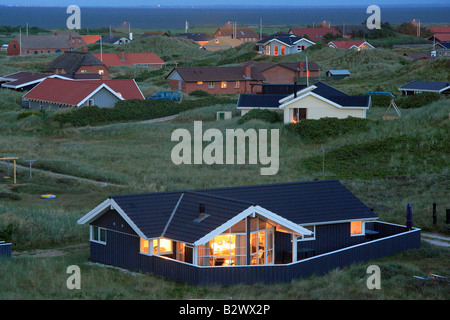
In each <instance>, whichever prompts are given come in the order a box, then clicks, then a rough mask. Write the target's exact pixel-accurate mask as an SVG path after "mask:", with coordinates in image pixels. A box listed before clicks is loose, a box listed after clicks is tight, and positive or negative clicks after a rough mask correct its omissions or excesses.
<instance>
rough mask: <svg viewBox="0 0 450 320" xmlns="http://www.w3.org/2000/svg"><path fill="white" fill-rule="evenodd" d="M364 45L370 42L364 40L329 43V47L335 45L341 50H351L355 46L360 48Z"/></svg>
mask: <svg viewBox="0 0 450 320" xmlns="http://www.w3.org/2000/svg"><path fill="white" fill-rule="evenodd" d="M364 43H368V42H366V41H364V40H349V41H330V42H329V43H328V46H330V44H333V45H334V46H335V47H337V48H339V49H350V48H351V47H353V46H355V47H358V48H359V47H360V46H361V45H363V44H364ZM368 44H369V43H368ZM369 46H371V45H370V44H369Z"/></svg>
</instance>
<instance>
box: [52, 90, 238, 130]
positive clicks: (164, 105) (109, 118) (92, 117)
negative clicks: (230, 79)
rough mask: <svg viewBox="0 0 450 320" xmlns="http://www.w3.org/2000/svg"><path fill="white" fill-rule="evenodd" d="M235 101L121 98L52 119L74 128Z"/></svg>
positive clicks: (220, 99)
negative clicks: (106, 104)
mask: <svg viewBox="0 0 450 320" xmlns="http://www.w3.org/2000/svg"><path fill="white" fill-rule="evenodd" d="M233 102H235V101H234V100H233V99H232V98H228V97H212V96H209V97H205V98H201V99H189V100H187V99H185V100H183V101H182V102H181V103H177V102H175V101H172V100H137V99H136V100H123V101H119V102H117V103H116V105H115V106H114V107H113V108H99V107H97V106H90V107H80V108H78V109H73V110H71V111H68V112H63V113H58V114H56V115H55V116H54V117H53V120H54V121H56V122H59V124H60V125H61V126H63V125H67V124H71V125H72V126H75V127H83V126H87V125H90V126H96V125H104V124H108V123H114V122H124V121H140V120H150V119H156V118H162V117H167V116H171V115H175V114H178V113H180V112H182V111H186V110H190V109H195V108H200V107H205V106H210V105H214V104H226V103H233Z"/></svg>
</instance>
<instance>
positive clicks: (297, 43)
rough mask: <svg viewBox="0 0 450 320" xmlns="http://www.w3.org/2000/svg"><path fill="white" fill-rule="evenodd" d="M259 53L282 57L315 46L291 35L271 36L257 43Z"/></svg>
mask: <svg viewBox="0 0 450 320" xmlns="http://www.w3.org/2000/svg"><path fill="white" fill-rule="evenodd" d="M257 45H258V47H259V52H260V53H262V54H265V55H268V56H284V55H288V54H293V53H299V52H303V51H305V50H306V48H308V47H310V46H313V45H315V43H314V42H312V41H310V40H308V39H306V38H300V37H297V36H295V35H293V34H288V35H284V34H281V35H272V36H270V37H267V38H265V39H263V40H260V41H258V42H257Z"/></svg>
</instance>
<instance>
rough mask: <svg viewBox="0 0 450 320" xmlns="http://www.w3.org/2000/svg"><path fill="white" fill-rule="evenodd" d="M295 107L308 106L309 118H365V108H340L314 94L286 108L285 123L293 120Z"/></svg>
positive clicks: (307, 114) (307, 113) (307, 116)
mask: <svg viewBox="0 0 450 320" xmlns="http://www.w3.org/2000/svg"><path fill="white" fill-rule="evenodd" d="M295 108H306V109H307V111H306V118H307V119H320V118H325V117H328V118H339V119H344V118H348V117H355V118H365V109H340V108H338V107H335V106H333V105H332V104H329V103H328V102H325V101H323V100H320V99H318V98H316V97H314V96H307V97H305V98H303V99H300V100H298V101H296V102H294V103H292V104H290V105H289V106H287V107H285V108H284V123H291V122H292V117H293V114H294V111H293V109H295Z"/></svg>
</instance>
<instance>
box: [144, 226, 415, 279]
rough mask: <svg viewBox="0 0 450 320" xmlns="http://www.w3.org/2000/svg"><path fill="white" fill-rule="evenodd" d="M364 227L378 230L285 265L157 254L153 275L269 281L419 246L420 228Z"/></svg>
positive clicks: (318, 272) (306, 273)
mask: <svg viewBox="0 0 450 320" xmlns="http://www.w3.org/2000/svg"><path fill="white" fill-rule="evenodd" d="M366 227H368V228H370V229H371V230H374V231H377V232H378V236H377V238H376V239H374V240H370V241H366V242H364V243H361V244H358V245H354V246H350V247H347V248H342V249H339V250H336V251H331V252H327V253H324V254H320V255H317V256H313V257H310V258H306V259H302V260H299V261H295V262H292V263H288V264H274V265H262V266H253V265H252V266H233V267H202V266H194V265H192V264H188V263H183V262H179V261H176V260H172V259H169V258H164V257H159V256H158V257H156V258H157V259H154V260H153V263H152V268H151V269H152V273H153V274H155V275H159V276H162V277H167V278H171V279H173V280H176V281H181V282H186V283H189V284H192V285H235V284H240V283H244V284H245V283H264V284H270V283H279V282H290V281H292V280H293V279H296V278H303V277H309V276H312V275H315V274H317V275H323V274H326V273H328V272H329V271H331V270H333V269H336V268H342V267H345V266H348V265H351V264H354V263H360V262H365V261H371V260H375V259H379V258H382V257H386V256H389V255H392V254H395V253H398V252H401V251H405V250H408V249H415V248H420V229H416V228H413V229H412V230H408V229H407V228H406V227H405V226H400V225H394V224H389V223H384V222H371V223H370V224H368V225H367V226H366Z"/></svg>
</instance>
